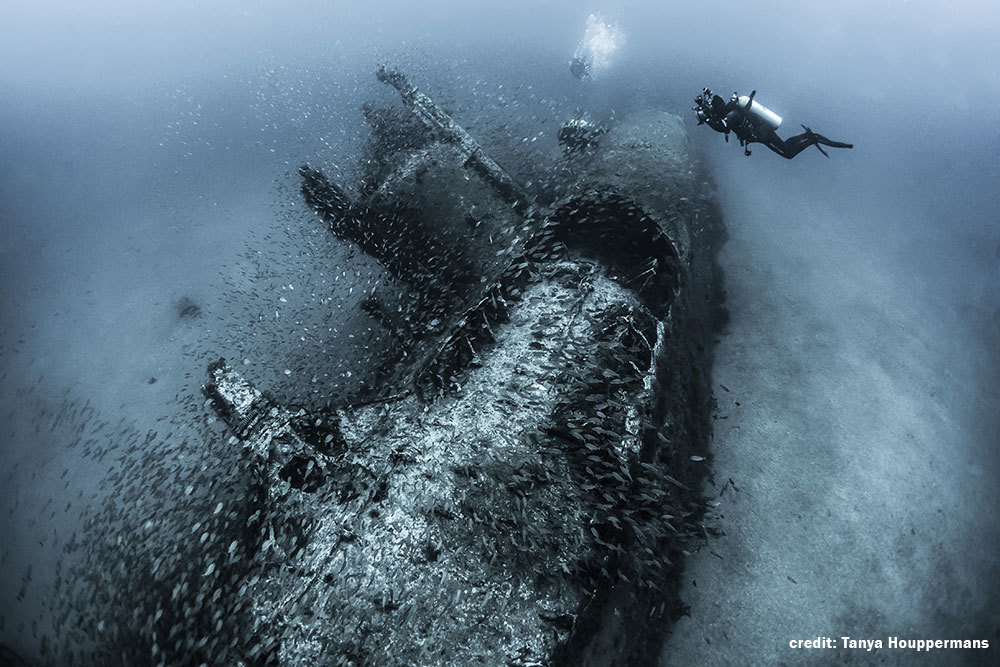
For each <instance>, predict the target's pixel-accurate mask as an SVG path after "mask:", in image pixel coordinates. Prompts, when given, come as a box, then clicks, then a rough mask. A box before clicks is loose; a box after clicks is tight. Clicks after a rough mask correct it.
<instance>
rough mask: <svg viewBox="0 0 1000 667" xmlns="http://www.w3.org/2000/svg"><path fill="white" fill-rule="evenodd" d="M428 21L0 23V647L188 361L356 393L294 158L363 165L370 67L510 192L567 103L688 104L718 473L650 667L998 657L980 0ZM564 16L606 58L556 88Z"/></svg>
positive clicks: (992, 186) (993, 23)
mask: <svg viewBox="0 0 1000 667" xmlns="http://www.w3.org/2000/svg"><path fill="white" fill-rule="evenodd" d="M430 4H431V6H430V7H422V6H420V5H421V3H403V2H372V3H341V2H318V1H317V2H288V3H278V2H271V3H269V2H262V1H256V2H218V3H207V4H206V3H195V2H188V1H186V0H184V1H182V2H175V3H157V4H154V3H146V2H140V3H137V2H125V1H124V0H118V1H112V0H98V1H96V2H91V3H71V2H65V1H63V0H57V1H56V2H51V3H45V4H44V5H38V4H34V3H20V2H13V3H5V4H3V5H2V6H0V156H2V157H0V452H2V453H0V551H2V554H0V572H2V573H3V576H2V577H0V641H2V642H3V643H6V644H7V645H9V646H12V647H14V648H16V649H17V651H18V652H20V653H21V654H23V655H27V656H35V657H37V656H39V654H40V653H41V652H42V651H43V650H50V649H44V648H43V647H44V646H46V645H47V644H48V645H53V644H54V643H55V642H56V641H57V638H55V637H51V634H52V632H53V629H52V628H53V618H52V610H53V609H54V608H55V607H56V605H55V603H54V600H52V599H51V598H50V597H48V596H49V595H50V591H51V590H52V583H53V581H54V580H55V579H56V578H57V577H58V576H61V574H60V573H57V571H56V563H57V561H58V560H59V558H60V556H61V555H62V553H63V545H65V544H66V543H67V542H71V541H72V539H73V536H74V535H76V536H77V538H76V539H80V536H81V535H83V534H84V533H85V532H86V531H89V532H93V531H95V530H101V525H100V524H97V525H94V524H89V525H86V526H85V525H84V524H83V523H82V519H81V512H83V511H84V510H85V508H87V507H88V506H90V507H93V506H95V504H99V503H101V502H103V501H104V499H105V498H107V497H108V496H109V495H110V496H113V495H114V494H115V493H116V490H117V489H118V488H120V487H121V485H122V484H123V481H122V480H120V479H118V480H115V479H114V478H112V480H113V481H111V482H108V481H107V480H108V479H109V478H108V475H109V474H111V475H113V474H114V472H115V470H116V469H117V468H116V466H118V465H120V460H119V459H120V457H121V456H122V455H124V454H125V452H126V450H128V451H132V450H134V449H135V448H137V447H138V448H139V449H142V443H143V442H144V438H146V437H147V434H148V433H149V432H150V431H157V432H158V435H157V436H156V437H153V438H151V439H149V440H148V441H149V442H159V441H160V439H161V438H162V436H163V431H170V432H172V434H173V433H174V431H176V433H175V434H173V436H172V437H174V438H175V439H182V440H183V439H188V440H190V442H191V447H192V448H194V447H196V446H197V444H198V438H199V437H200V436H201V435H203V434H204V433H206V432H212V429H216V428H218V427H217V425H214V424H211V423H209V420H208V414H207V410H206V409H204V408H203V406H202V399H201V397H200V394H199V387H200V385H201V382H202V381H203V374H204V368H205V364H206V363H207V361H209V360H211V359H212V358H214V356H215V355H218V354H221V355H223V356H226V357H227V358H228V359H230V360H235V361H237V362H238V363H241V364H242V365H243V367H244V368H245V369H246V370H247V373H248V374H249V375H251V376H252V377H253V378H254V380H255V381H256V382H257V383H258V384H260V385H262V386H267V387H270V388H273V390H274V392H275V393H276V394H277V395H279V396H280V397H282V398H283V399H284V400H286V401H288V402H297V403H300V404H321V403H322V402H323V401H324V400H325V397H326V396H327V395H328V394H338V393H342V394H347V393H349V392H351V391H354V390H357V388H358V387H359V386H361V385H362V384H363V383H364V382H365V381H366V379H367V378H366V376H365V365H364V361H365V353H364V349H363V343H362V342H360V341H363V340H364V334H365V331H364V329H365V327H366V326H367V324H366V323H365V322H366V320H364V319H363V318H361V317H359V316H358V313H357V308H356V306H357V303H358V302H359V301H360V300H361V298H363V295H364V293H365V290H366V289H369V288H371V287H372V286H373V285H374V284H375V282H376V281H377V279H378V277H377V269H376V267H375V266H374V265H372V264H370V263H365V262H364V261H363V259H362V258H360V257H359V256H349V255H348V254H346V253H345V251H344V249H343V248H342V247H341V246H340V245H339V244H337V243H336V242H334V241H332V240H331V239H330V238H328V237H327V235H326V234H325V233H324V231H323V230H322V229H321V228H320V225H318V224H317V222H316V221H315V220H314V219H313V216H312V214H311V213H310V212H308V211H306V210H304V207H303V204H302V202H301V198H300V196H299V194H298V188H297V181H296V176H295V168H296V167H297V166H298V165H299V164H301V163H303V162H306V161H308V162H309V163H310V164H314V165H318V166H322V167H323V168H325V169H327V170H328V171H329V172H330V173H333V174H337V175H338V176H339V177H341V178H343V179H344V180H347V181H350V180H353V179H354V178H355V177H356V176H357V173H356V172H357V165H356V163H355V161H354V158H355V156H356V155H357V152H358V151H359V150H360V148H361V147H362V146H363V145H364V142H365V141H366V137H367V128H366V127H365V125H364V121H363V118H362V116H361V114H360V112H359V108H360V106H361V104H362V103H364V102H365V101H367V100H372V99H374V100H382V101H387V100H392V99H393V92H394V91H391V90H387V89H386V87H384V86H382V85H381V84H379V83H378V82H377V81H376V80H375V78H374V76H373V72H374V69H375V67H376V65H377V64H379V63H383V62H389V63H393V64H396V65H397V66H399V67H401V68H402V69H404V70H406V71H407V72H409V73H410V75H411V78H412V80H413V81H414V82H415V83H416V84H418V85H420V86H421V87H422V88H423V89H425V90H426V91H428V92H429V93H431V94H432V95H433V96H434V97H435V98H436V99H437V100H438V101H439V102H441V103H442V104H443V105H444V106H445V107H446V108H447V109H448V110H449V111H450V112H451V113H452V114H453V115H454V117H455V118H456V120H458V121H459V122H460V123H461V124H463V125H464V126H465V127H466V128H467V129H468V130H469V131H470V132H471V133H472V134H473V135H474V136H476V137H477V138H478V139H479V140H480V141H481V143H482V144H483V145H484V146H485V147H486V148H487V150H489V151H490V152H492V153H493V155H494V156H495V157H496V158H497V160H498V161H499V162H501V164H503V165H504V166H506V167H508V168H509V169H510V170H511V171H512V172H513V173H514V174H515V175H516V176H518V177H519V178H522V179H529V178H531V177H533V176H534V175H535V174H534V173H533V169H534V165H535V164H536V163H539V161H538V160H536V158H537V157H538V156H540V155H543V154H545V153H547V152H549V151H551V150H552V149H553V148H554V145H555V134H556V133H557V131H558V128H559V126H560V124H561V123H562V122H563V121H564V120H566V119H567V118H569V117H571V116H572V115H573V114H574V113H576V112H578V111H580V110H583V111H587V112H590V113H592V114H593V115H595V116H596V117H601V118H608V117H611V116H612V115H613V114H619V113H627V112H628V111H631V110H635V109H641V108H649V107H652V108H657V109H664V110H668V111H672V112H676V113H679V114H682V115H683V116H684V117H685V118H686V119H687V121H688V122H689V126H690V127H689V131H690V133H691V135H692V140H693V142H694V144H695V146H696V147H697V149H698V151H699V152H700V153H701V154H702V155H703V156H704V159H705V161H706V164H707V166H708V168H709V169H710V171H711V173H712V174H713V177H714V180H715V181H716V183H717V186H718V195H719V200H720V202H721V203H722V207H723V212H724V214H725V218H726V223H727V226H728V227H729V234H730V240H729V242H728V244H727V245H726V247H725V248H724V250H723V254H722V257H721V263H722V266H723V268H724V270H725V271H726V281H727V285H726V287H727V291H728V295H729V309H730V312H731V321H730V324H729V327H728V329H727V330H726V331H725V332H724V333H723V334H722V335H721V337H720V342H719V347H718V353H717V358H716V376H715V377H716V382H715V387H714V391H715V396H716V399H717V401H718V408H717V418H718V420H717V421H716V427H715V431H716V438H715V441H714V444H713V449H714V452H715V463H714V465H715V480H716V482H718V483H719V486H718V489H721V488H722V482H725V481H726V480H727V479H732V480H733V481H734V482H735V487H737V488H738V489H739V491H733V490H732V489H731V488H727V489H726V490H725V492H724V493H723V495H722V496H721V497H720V501H721V505H720V507H721V509H720V513H721V514H722V515H723V518H722V519H721V526H722V529H723V530H724V531H725V533H726V536H725V537H719V538H713V540H715V541H714V542H709V543H708V544H706V545H705V547H704V548H703V549H702V550H701V551H699V552H698V553H696V554H695V555H694V556H692V558H691V559H690V561H689V564H688V573H687V574H686V575H685V580H684V586H685V588H684V592H683V594H684V597H685V600H686V601H687V602H688V603H689V604H690V605H691V612H690V615H689V616H688V617H685V618H683V619H681V621H680V622H679V623H678V624H677V625H676V627H675V628H674V632H673V635H672V637H670V638H669V639H668V640H667V642H666V644H665V646H664V651H663V662H664V664H726V663H729V662H733V661H739V662H743V661H745V662H748V663H757V664H764V663H773V662H786V663H797V662H802V661H811V662H818V663H823V662H829V661H838V662H841V661H857V662H861V663H865V662H867V661H870V660H882V659H884V660H886V661H887V662H889V663H890V664H895V663H903V664H905V663H907V662H908V661H910V660H913V659H914V658H916V657H917V656H915V654H913V653H912V652H906V651H896V652H893V651H891V650H883V651H881V652H880V653H879V654H877V655H875V656H873V655H872V654H871V653H868V652H867V651H865V650H864V649H860V650H857V649H854V650H849V649H844V650H840V649H837V650H830V651H829V652H828V653H817V652H815V651H812V652H810V651H808V650H793V649H790V648H789V647H788V643H789V641H790V640H794V639H800V638H801V639H810V638H815V637H817V636H830V637H836V638H838V639H837V641H838V642H839V641H840V639H839V638H840V637H842V636H851V637H856V638H864V639H876V638H880V639H882V640H883V641H885V640H886V638H887V637H889V636H899V637H907V638H925V639H988V640H990V641H991V643H992V644H993V645H994V646H997V645H1000V599H998V598H1000V562H998V556H997V554H998V552H1000V548H998V537H1000V525H998V510H1000V491H998V487H1000V485H998V484H997V475H998V472H1000V454H998V451H997V448H998V445H1000V436H998V430H997V429H998V425H1000V407H998V406H1000V217H998V211H1000V187H998V184H1000V66H998V64H997V63H1000V32H998V30H1000V28H998V26H1000V8H998V6H997V5H995V4H994V3H990V2H979V1H976V2H972V1H970V2H963V3H960V4H959V5H957V6H949V5H946V4H945V3H938V2H931V1H914V2H902V1H899V2H897V1H886V0H883V1H881V2H877V3H875V2H867V1H861V0H852V1H849V2H840V3H829V4H825V5H820V4H819V3H793V2H774V3H766V4H763V5H757V3H744V2H736V1H730V0H724V1H723V2H716V3H708V4H705V3H652V2H649V3H643V2H631V3H608V4H605V5H599V4H595V5H581V4H579V3H570V2H546V3H529V2H514V3H484V4H482V5H480V4H477V3H467V2H466V3H458V2H435V3H430ZM593 12H601V13H602V14H603V16H604V18H605V19H606V20H608V21H611V22H614V23H616V24H617V25H618V26H619V28H620V31H621V34H622V35H623V36H624V43H623V44H622V46H621V49H620V52H619V53H618V58H617V60H616V61H615V62H613V63H612V64H611V65H610V66H609V67H608V68H607V69H606V70H605V71H602V72H601V75H600V77H596V78H594V79H593V80H587V81H583V82H580V81H577V80H576V79H574V78H573V77H572V76H571V75H570V73H569V69H568V61H569V58H570V57H571V56H572V54H573V53H574V49H576V48H577V45H578V42H579V40H580V38H581V34H582V32H583V30H584V25H585V21H586V19H587V16H588V15H590V14H591V13H593ZM702 86H709V87H712V88H713V89H715V90H717V91H718V92H720V93H722V94H724V95H726V96H728V94H729V92H731V91H732V90H739V91H740V92H749V90H750V89H756V90H758V97H757V99H758V100H759V101H762V102H764V103H765V104H766V105H767V106H769V107H770V108H772V109H775V110H777V111H778V112H779V113H781V114H782V115H783V116H784V118H785V124H784V125H783V127H782V130H781V134H782V135H783V136H787V135H788V134H794V133H795V129H796V128H798V125H799V123H803V124H806V125H809V126H810V127H812V128H814V129H815V130H816V131H818V132H822V133H823V134H825V135H827V136H829V137H831V138H834V139H842V140H845V141H851V142H853V143H854V145H855V148H854V149H853V150H849V151H848V150H839V151H837V150H831V155H830V158H829V159H827V158H824V157H823V156H822V155H820V154H819V153H818V152H816V151H814V150H811V149H810V150H807V151H806V152H804V153H803V154H801V155H800V156H799V157H797V158H796V159H795V160H792V161H785V160H783V159H781V158H779V157H778V156H776V155H774V154H772V153H770V152H768V151H767V150H766V149H765V148H763V147H761V146H757V147H756V148H755V149H754V150H753V155H752V156H751V157H744V156H743V155H742V151H741V149H740V148H739V147H738V146H737V145H735V144H734V143H732V142H731V143H729V144H726V143H725V142H724V141H723V139H722V137H721V136H720V135H718V134H715V133H714V132H712V131H711V130H709V129H707V128H705V127H696V126H695V121H694V117H693V113H692V112H691V111H690V106H691V101H692V98H693V96H694V95H695V94H697V93H698V92H699V91H700V90H701V88H702ZM303 248H309V249H310V250H309V252H303V250H302V249H303ZM282 299H283V300H282ZM190 306H194V307H196V309H197V311H198V313H199V314H197V315H195V316H184V315H183V314H182V313H183V312H184V309H185V308H188V307H190ZM186 312H187V314H188V315H192V314H193V312H194V311H193V310H191V309H190V308H189V310H188V311H186ZM319 358H321V359H323V360H324V361H323V364H321V365H320V366H319V367H318V368H317V366H316V364H315V363H313V364H312V365H311V366H310V363H311V362H312V361H314V360H316V359H319ZM306 367H308V368H310V369H313V370H310V371H309V373H313V372H314V371H315V374H318V375H319V377H317V378H315V379H316V381H315V382H313V377H304V375H303V374H308V373H306V371H303V372H302V373H299V372H298V371H299V370H300V369H303V368H306ZM292 369H294V370H295V371H296V372H294V373H288V374H286V373H285V371H286V370H292ZM723 385H724V387H723ZM317 387H320V388H321V389H322V391H320V389H317ZM185 425H186V426H185ZM185 429H188V430H185ZM150 454H151V455H154V456H155V452H150ZM188 455H189V456H191V457H192V458H196V457H197V454H196V453H190V454H188ZM178 466H179V467H182V466H181V464H178ZM709 491H710V492H715V489H710V490H709ZM123 502H127V501H123ZM149 514H150V517H151V518H156V517H158V516H159V510H158V508H152V507H151V508H149ZM135 538H136V539H141V538H140V537H139V536H135ZM109 567H110V565H109ZM71 624H72V623H70V625H71ZM56 625H59V627H65V623H63V624H61V625H60V624H56ZM46 636H49V639H44V638H45V637H46ZM96 639H97V640H98V641H99V639H100V638H96ZM735 656H743V657H740V658H736V657H735ZM991 656H992V660H991V659H990V658H991ZM995 656H996V652H995V649H991V650H990V652H989V654H986V653H983V652H969V651H964V652H962V651H959V652H946V651H941V652H937V653H932V654H931V655H930V656H919V657H921V658H925V659H927V660H929V662H930V663H931V664H963V663H970V664H971V663H982V664H989V663H991V662H993V663H994V664H995V661H996V657H995ZM46 659H47V660H52V659H53V657H52V654H51V652H50V653H48V657H47V658H46Z"/></svg>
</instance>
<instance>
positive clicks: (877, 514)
mask: <svg viewBox="0 0 1000 667" xmlns="http://www.w3.org/2000/svg"><path fill="white" fill-rule="evenodd" d="M760 152H761V153H762V154H761V155H759V156H758V155H757V154H756V152H755V154H754V156H753V158H752V159H753V160H757V159H758V158H761V160H760V162H765V160H766V159H767V158H771V157H772V156H770V155H768V154H765V153H764V152H763V151H760ZM725 157H732V156H729V155H726V156H725ZM818 157H819V156H811V155H807V156H804V158H803V159H801V162H802V164H803V166H802V169H827V168H828V166H827V165H829V163H825V162H823V163H822V164H820V165H818V166H814V165H811V164H810V163H809V159H810V158H812V159H813V162H816V159H817V158H818ZM835 157H837V156H835ZM783 164H786V163H783ZM754 167H756V169H754ZM785 169H786V167H785V166H772V165H771V164H769V163H768V164H763V165H756V164H755V165H752V166H751V165H749V163H748V162H747V161H742V160H720V175H719V181H720V182H721V183H723V187H722V188H721V190H722V191H721V196H722V199H723V203H724V208H725V210H726V216H727V224H728V226H729V230H730V234H731V239H730V240H729V242H728V244H727V246H726V247H725V249H724V251H723V253H722V257H721V262H722V265H723V267H724V268H725V270H726V272H727V275H726V279H727V283H728V284H727V287H728V292H729V304H728V305H729V308H730V311H731V314H732V321H731V324H730V327H729V329H728V331H727V332H726V334H725V335H724V336H723V337H722V340H721V344H720V345H719V347H718V349H717V353H718V357H717V362H716V369H715V396H716V398H717V400H718V408H717V421H716V422H715V442H714V451H715V461H714V470H715V483H716V484H715V488H714V489H713V493H718V492H719V490H720V489H722V488H723V487H724V486H725V485H726V484H727V482H728V480H729V479H732V481H733V482H734V483H735V487H730V488H727V489H725V490H724V491H723V492H722V494H721V497H720V500H721V501H722V504H721V506H720V511H721V512H722V514H723V515H724V519H723V521H722V527H723V529H724V530H725V532H726V533H727V535H726V536H724V537H719V538H713V539H711V541H710V542H709V543H708V544H707V545H706V546H705V547H704V548H702V549H701V551H700V552H699V553H698V554H697V555H696V556H695V557H694V558H692V559H691V561H690V564H689V569H688V572H687V574H686V575H685V577H684V585H685V590H684V596H685V598H686V599H687V600H688V602H689V603H690V604H691V613H690V616H689V617H685V618H683V619H681V620H680V621H679V622H678V623H677V625H676V626H675V628H674V632H673V636H672V638H671V639H670V640H668V641H667V643H666V645H665V647H664V652H663V664H666V665H690V664H734V663H736V662H738V663H741V664H777V663H799V662H806V661H810V662H817V663H839V662H844V661H848V662H857V663H868V662H878V663H882V662H883V661H884V663H885V664H896V663H905V664H909V662H911V661H913V660H914V659H915V658H917V657H921V658H924V659H923V660H920V661H919V662H920V663H921V664H964V663H972V664H976V663H977V662H981V663H983V664H990V663H992V664H996V663H995V662H993V661H996V660H1000V636H998V633H1000V630H998V627H1000V613H998V608H1000V605H998V601H997V582H998V576H997V574H998V558H997V549H996V544H997V537H998V533H1000V527H998V522H997V509H998V506H1000V501H998V488H997V483H996V480H995V476H996V470H997V465H996V462H997V454H996V451H995V450H996V445H997V435H996V432H995V431H993V430H992V429H983V428H982V427H981V425H980V422H982V421H983V420H986V419H988V417H987V415H989V414H991V410H993V409H995V405H996V404H997V396H996V393H995V389H994V390H992V392H991V391H990V390H988V389H986V388H984V387H983V386H982V382H981V381H980V380H979V377H980V375H982V373H981V372H980V371H981V368H980V366H981V365H982V364H987V363H989V362H990V360H991V359H992V360H993V361H995V358H996V357H995V353H993V354H992V355H990V354H987V353H986V352H985V351H984V349H983V347H982V345H981V343H980V342H979V336H978V334H975V333H974V329H973V327H972V326H971V323H969V322H965V323H964V324H963V318H962V316H961V305H962V304H960V303H956V301H955V299H956V298H959V296H960V293H961V290H956V289H955V287H954V285H952V286H950V287H949V286H943V285H939V284H938V283H937V282H936V281H935V272H936V271H938V269H935V268H934V267H926V266H924V267H923V268H921V267H920V266H908V265H907V264H906V262H905V261H904V262H899V261H898V257H899V256H900V255H904V256H905V254H906V253H905V252H899V250H900V249H899V248H894V247H893V246H892V241H891V235H890V234H888V233H886V232H880V231H879V225H881V224H882V223H881V222H880V220H885V218H883V217H880V216H886V215H888V216H891V215H892V210H891V209H888V210H887V209H885V208H876V207H872V208H871V209H870V210H869V211H868V213H867V215H868V216H869V220H868V221H867V222H866V221H863V220H862V221H861V223H860V224H859V223H858V221H857V220H854V221H853V222H851V221H847V220H845V219H844V216H843V215H839V214H838V213H837V211H838V210H844V209H846V208H851V209H853V210H854V211H857V210H859V208H858V206H857V203H856V202H851V203H848V202H845V206H843V207H837V208H834V207H833V206H831V202H832V200H831V199H829V198H826V199H823V200H822V201H820V203H818V204H817V203H815V201H814V200H815V197H814V198H812V199H811V198H810V196H809V193H808V192H803V191H801V190H796V186H797V185H800V184H801V183H800V182H798V181H796V182H795V183H786V185H789V187H788V188H783V190H784V191H783V192H777V190H778V188H776V187H774V183H775V182H779V181H770V182H769V181H768V179H780V178H782V175H783V174H786V173H788V172H787V171H781V170H785ZM816 176H817V178H819V177H820V174H819V173H817V174H816ZM860 210H861V211H862V212H861V213H860V214H858V213H853V214H848V215H855V216H860V217H864V216H865V215H866V213H865V212H864V206H861V207H860ZM916 224H926V221H916ZM859 230H866V231H859ZM881 233H885V234H886V236H885V237H884V238H880V234H881ZM942 252H943V251H942ZM914 261H915V260H914ZM917 273H921V274H922V275H923V277H924V279H922V280H915V279H912V276H913V275H916V274H917ZM928 278H929V279H928ZM991 406H992V407H991ZM817 636H820V637H832V638H834V640H835V646H836V648H833V649H816V650H802V649H800V650H792V649H790V648H789V646H788V642H789V641H790V640H793V639H810V638H816V637H817ZM843 636H849V637H852V638H859V639H881V641H882V642H883V644H886V643H887V639H888V637H890V636H898V637H901V638H912V639H918V638H929V639H948V638H959V639H974V638H983V639H989V640H990V643H991V645H992V646H993V647H994V648H992V649H990V650H989V651H986V652H973V651H958V650H953V651H938V652H937V653H932V654H931V655H930V656H927V655H926V654H921V655H920V656H917V655H916V654H915V653H913V652H909V651H892V650H887V649H883V650H882V651H880V652H877V653H876V654H874V655H873V654H872V653H868V652H866V651H865V650H864V649H854V650H845V649H843V648H841V645H842V640H841V639H840V638H841V637H843Z"/></svg>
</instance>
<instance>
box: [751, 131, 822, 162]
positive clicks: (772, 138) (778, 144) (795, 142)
mask: <svg viewBox="0 0 1000 667" xmlns="http://www.w3.org/2000/svg"><path fill="white" fill-rule="evenodd" d="M761 143H763V144H764V145H765V146H767V147H768V148H770V149H771V150H772V151H774V152H775V153H777V154H778V155H780V156H781V157H783V158H785V159H787V160H791V159H792V158H793V157H795V156H796V155H798V154H799V153H801V152H802V151H803V150H805V149H806V148H808V147H809V146H812V145H813V143H814V141H813V139H812V138H811V137H810V136H809V135H807V134H797V135H795V136H794V137H789V138H787V139H782V138H781V137H779V136H778V135H777V133H776V132H771V134H770V135H769V136H768V137H767V139H766V140H764V141H763V142H761Z"/></svg>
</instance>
